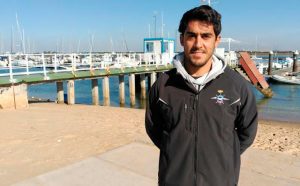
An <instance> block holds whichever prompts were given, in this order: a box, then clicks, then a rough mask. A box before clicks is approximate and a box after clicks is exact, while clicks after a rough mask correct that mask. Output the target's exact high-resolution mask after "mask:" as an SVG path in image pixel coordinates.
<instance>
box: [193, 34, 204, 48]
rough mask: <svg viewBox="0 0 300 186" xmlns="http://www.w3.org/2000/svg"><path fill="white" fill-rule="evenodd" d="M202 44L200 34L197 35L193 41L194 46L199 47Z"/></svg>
mask: <svg viewBox="0 0 300 186" xmlns="http://www.w3.org/2000/svg"><path fill="white" fill-rule="evenodd" d="M202 45H203V39H202V38H201V36H197V37H196V40H195V43H194V47H197V48H201V47H202Z"/></svg>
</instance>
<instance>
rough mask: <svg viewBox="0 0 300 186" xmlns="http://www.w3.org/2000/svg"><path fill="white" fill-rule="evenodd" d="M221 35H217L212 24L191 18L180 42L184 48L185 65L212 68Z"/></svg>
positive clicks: (194, 67)
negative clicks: (213, 57)
mask: <svg viewBox="0 0 300 186" xmlns="http://www.w3.org/2000/svg"><path fill="white" fill-rule="evenodd" d="M220 39H221V37H220V36H216V35H215V33H214V28H213V25H212V24H207V23H206V22H202V21H197V20H191V21H189V23H188V25H187V28H186V30H185V32H184V33H183V34H182V35H181V36H180V43H181V45H182V46H183V48H184V54H185V57H184V60H185V65H187V66H189V68H193V69H200V68H202V67H204V66H206V67H208V66H209V67H208V68H210V66H211V63H212V55H213V52H214V49H215V48H216V47H217V46H218V44H219V42H220Z"/></svg>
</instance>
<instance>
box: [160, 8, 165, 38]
mask: <svg viewBox="0 0 300 186" xmlns="http://www.w3.org/2000/svg"><path fill="white" fill-rule="evenodd" d="M164 26H165V24H164V12H161V37H164Z"/></svg>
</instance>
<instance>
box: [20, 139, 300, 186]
mask: <svg viewBox="0 0 300 186" xmlns="http://www.w3.org/2000/svg"><path fill="white" fill-rule="evenodd" d="M158 156H159V151H158V149H157V148H156V147H154V146H152V145H149V144H145V143H141V142H135V143H131V144H128V145H125V146H122V147H119V148H116V149H114V150H111V151H109V152H106V153H103V154H101V155H99V156H94V157H90V158H88V159H85V160H83V161H80V162H77V163H75V164H72V165H69V166H66V167H62V168H60V169H57V170H54V171H51V172H48V173H45V174H42V175H39V176H37V177H34V178H31V179H28V180H25V181H22V182H20V183H16V184H14V186H154V185H157V171H158ZM239 185H240V186H270V185H272V186H299V185H300V157H294V156H290V155H286V154H282V153H275V152H268V151H263V150H258V149H253V148H250V149H248V150H247V151H246V152H245V153H244V154H243V155H242V167H241V175H240V183H239Z"/></svg>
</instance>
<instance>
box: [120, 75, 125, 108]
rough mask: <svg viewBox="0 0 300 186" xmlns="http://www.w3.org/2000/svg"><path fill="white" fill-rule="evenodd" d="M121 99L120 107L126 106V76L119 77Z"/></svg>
mask: <svg viewBox="0 0 300 186" xmlns="http://www.w3.org/2000/svg"><path fill="white" fill-rule="evenodd" d="M119 99H120V105H121V106H125V83H124V75H119Z"/></svg>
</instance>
